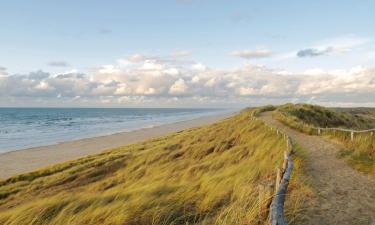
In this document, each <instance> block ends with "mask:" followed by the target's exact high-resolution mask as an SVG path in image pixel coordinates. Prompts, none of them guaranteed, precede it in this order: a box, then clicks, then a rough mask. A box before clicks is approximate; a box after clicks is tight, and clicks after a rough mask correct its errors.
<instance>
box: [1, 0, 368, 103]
mask: <svg viewBox="0 0 375 225" xmlns="http://www.w3.org/2000/svg"><path fill="white" fill-rule="evenodd" d="M374 11H375V2H374V1H366V0H360V1H358V0H357V1H354V0H353V1H349V0H340V1H339V0H328V1H327V0H315V1H294V0H289V1H276V0H275V1H270V0H265V1H260V0H259V1H250V0H232V1H229V0H200V1H198V0H160V1H150V0H149V1H145V0H137V1H128V0H123V1H120V0H107V1H99V0H74V1H73V0H64V1H62V0H60V1H57V0H29V1H21V0H2V1H1V2H0V27H1V30H0V107H1V106H3V107H244V106H251V105H264V104H281V103H285V102H294V103H297V102H307V103H314V104H323V105H329V106H375V67H374V66H375V40H374V38H375V29H374V28H373V26H374V21H375V14H374V13H373V12H374Z"/></svg>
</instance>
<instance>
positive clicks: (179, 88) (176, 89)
mask: <svg viewBox="0 0 375 225" xmlns="http://www.w3.org/2000/svg"><path fill="white" fill-rule="evenodd" d="M187 89H188V86H187V85H186V84H185V81H184V80H183V79H181V78H180V79H178V80H177V81H176V82H174V83H173V85H172V86H171V87H170V88H169V93H170V94H177V95H179V94H184V93H185V92H186V91H187Z"/></svg>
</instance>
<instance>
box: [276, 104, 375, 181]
mask: <svg viewBox="0 0 375 225" xmlns="http://www.w3.org/2000/svg"><path fill="white" fill-rule="evenodd" d="M373 113H374V111H373V110H371V109H366V108H364V109H342V108H341V109H330V108H325V107H321V106H316V105H308V104H296V105H293V104H286V105H282V106H279V107H277V110H275V111H274V113H273V116H274V117H275V118H276V119H278V120H279V121H281V122H283V123H284V124H286V125H288V126H290V127H292V128H294V129H297V130H299V131H302V132H305V133H308V134H317V130H316V129H312V127H341V128H348V129H353V130H361V129H369V128H375V118H374V117H372V116H373V115H374V114H373ZM322 135H323V136H325V137H327V138H329V139H330V140H334V141H336V142H339V143H342V144H343V145H344V146H345V147H346V149H345V150H343V151H342V152H340V154H339V156H340V157H343V158H345V159H347V160H348V162H349V163H350V164H351V165H352V166H353V167H355V168H357V169H359V170H361V171H363V172H366V173H371V174H374V175H375V134H374V133H370V132H368V133H356V134H355V135H354V140H353V141H351V138H350V133H349V132H344V131H333V130H324V131H322Z"/></svg>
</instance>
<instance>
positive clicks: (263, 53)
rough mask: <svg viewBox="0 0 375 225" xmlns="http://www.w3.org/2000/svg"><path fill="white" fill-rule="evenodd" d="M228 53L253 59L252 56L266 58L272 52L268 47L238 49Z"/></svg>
mask: <svg viewBox="0 0 375 225" xmlns="http://www.w3.org/2000/svg"><path fill="white" fill-rule="evenodd" d="M229 55H231V56H237V57H241V58H244V59H254V58H266V57H270V56H271V55H272V52H271V51H270V50H268V49H258V50H238V51H233V52H230V53H229Z"/></svg>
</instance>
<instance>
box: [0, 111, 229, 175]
mask: <svg viewBox="0 0 375 225" xmlns="http://www.w3.org/2000/svg"><path fill="white" fill-rule="evenodd" d="M234 114H235V113H221V114H217V115H210V116H203V117H200V118H196V119H191V120H186V121H181V122H176V123H171V124H165V125H161V126H158V127H153V128H145V129H140V130H135V131H130V132H122V133H117V134H113V135H107V136H101V137H94V138H85V139H80V140H76V141H68V142H62V143H59V144H54V145H48V146H42V147H36V148H29V149H24V150H18V151H12V152H7V153H3V154H0V179H5V178H7V177H10V176H13V175H16V174H20V173H25V172H30V171H32V170H36V169H38V168H41V167H45V166H48V165H52V164H56V163H60V162H64V161H67V160H71V159H76V158H80V157H83V156H86V155H89V154H94V153H99V152H102V151H103V150H105V149H109V148H115V147H119V146H123V145H127V144H131V143H135V142H139V141H144V140H147V139H151V138H155V137H159V136H162V135H166V134H169V133H173V132H177V131H181V130H184V129H188V128H192V127H196V126H202V125H206V124H210V123H214V122H217V121H219V120H221V119H224V118H227V117H230V116H232V115H234Z"/></svg>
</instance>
